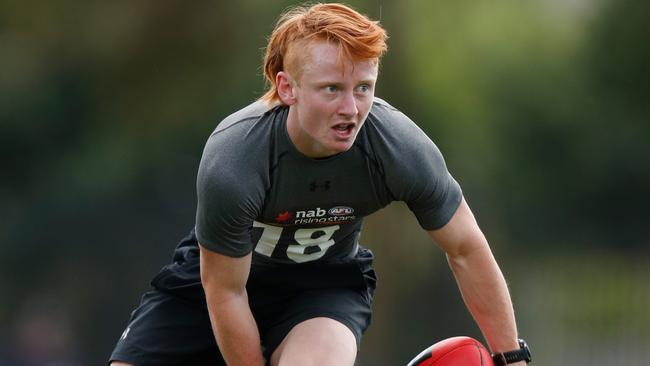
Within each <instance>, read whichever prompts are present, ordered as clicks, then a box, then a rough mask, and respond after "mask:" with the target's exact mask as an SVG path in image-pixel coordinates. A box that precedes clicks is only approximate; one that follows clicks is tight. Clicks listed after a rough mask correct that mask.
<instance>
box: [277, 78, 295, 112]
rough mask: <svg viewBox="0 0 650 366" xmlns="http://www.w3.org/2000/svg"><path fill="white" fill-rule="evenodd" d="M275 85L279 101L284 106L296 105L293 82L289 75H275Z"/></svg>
mask: <svg viewBox="0 0 650 366" xmlns="http://www.w3.org/2000/svg"><path fill="white" fill-rule="evenodd" d="M275 85H276V87H277V89H278V95H279V96H280V100H281V101H282V102H283V103H284V104H286V105H292V104H295V103H296V96H295V93H294V89H293V87H294V81H293V78H292V77H291V75H289V73H287V72H285V71H280V72H278V73H277V75H275Z"/></svg>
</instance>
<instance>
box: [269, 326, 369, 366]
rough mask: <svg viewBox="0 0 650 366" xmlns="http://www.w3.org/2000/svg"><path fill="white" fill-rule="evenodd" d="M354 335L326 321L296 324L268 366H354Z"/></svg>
mask: <svg viewBox="0 0 650 366" xmlns="http://www.w3.org/2000/svg"><path fill="white" fill-rule="evenodd" d="M356 355H357V342H356V338H355V335H354V334H353V333H352V331H351V330H350V328H349V327H347V326H346V325H345V324H343V323H341V322H339V321H337V320H334V319H331V318H325V317H319V318H312V319H309V320H306V321H304V322H302V323H299V324H297V325H296V326H295V327H293V329H291V331H290V332H289V334H287V336H286V337H285V338H284V340H283V341H282V343H281V344H280V346H279V347H278V348H277V349H276V350H275V352H273V355H272V356H271V366H277V365H280V364H281V365H283V366H294V365H296V366H297V365H323V366H327V365H332V366H346V365H350V366H351V365H353V364H354V360H355V358H356Z"/></svg>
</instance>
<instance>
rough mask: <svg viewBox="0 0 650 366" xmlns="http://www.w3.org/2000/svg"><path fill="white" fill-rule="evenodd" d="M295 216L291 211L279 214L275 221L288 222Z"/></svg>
mask: <svg viewBox="0 0 650 366" xmlns="http://www.w3.org/2000/svg"><path fill="white" fill-rule="evenodd" d="M292 217H293V215H292V214H291V212H289V211H284V212H283V213H281V214H279V215H278V216H276V217H275V221H277V222H285V221H287V220H291V218H292Z"/></svg>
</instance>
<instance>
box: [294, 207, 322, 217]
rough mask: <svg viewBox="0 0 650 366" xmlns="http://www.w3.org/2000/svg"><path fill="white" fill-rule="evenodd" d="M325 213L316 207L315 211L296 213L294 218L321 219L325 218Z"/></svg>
mask: <svg viewBox="0 0 650 366" xmlns="http://www.w3.org/2000/svg"><path fill="white" fill-rule="evenodd" d="M326 213H327V211H325V210H323V209H322V208H320V207H316V209H315V210H307V211H297V212H296V218H297V219H299V218H304V217H322V216H325V214H326Z"/></svg>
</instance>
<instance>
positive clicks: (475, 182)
mask: <svg viewBox="0 0 650 366" xmlns="http://www.w3.org/2000/svg"><path fill="white" fill-rule="evenodd" d="M293 4H295V3H294V2H292V1H280V0H273V1H257V0H255V1H254V0H241V1H236V2H235V1H230V2H221V1H178V0H159V1H153V0H149V1H135V2H134V1H123V0H116V1H96V0H89V1H78V0H59V1H51V2H46V1H41V2H31V1H17V0H9V1H4V2H2V4H0V164H1V167H2V169H1V170H0V177H1V179H0V207H1V209H0V250H1V253H2V254H1V255H0V289H1V293H0V365H7V366H32V365H34V366H35V365H39V366H51V365H56V366H72V365H75V366H77V365H101V364H103V363H105V361H106V359H107V357H108V355H109V354H110V352H111V350H112V348H113V346H114V343H115V341H116V340H117V339H118V337H119V336H120V334H121V332H122V331H123V328H124V327H125V326H126V322H127V319H128V316H129V313H130V311H131V310H132V309H133V308H134V307H135V306H136V305H137V303H138V301H139V296H140V294H141V293H142V292H143V291H146V290H147V289H148V287H149V285H148V283H149V280H150V279H151V278H152V277H153V275H154V274H155V273H156V272H157V271H158V269H159V268H160V267H161V266H163V265H164V264H166V263H168V262H169V261H170V260H171V254H172V251H173V249H174V247H175V246H176V244H177V242H178V240H179V239H180V238H181V237H183V236H184V235H185V234H186V233H187V232H188V231H189V230H190V228H191V227H192V226H193V225H194V210H195V204H196V203H195V178H196V170H197V167H198V163H199V158H200V156H201V152H202V149H203V144H204V142H205V140H206V139H207V137H208V135H209V134H210V133H211V131H212V130H213V129H214V128H215V126H216V124H217V123H218V122H219V121H220V120H221V119H222V118H224V117H225V116H227V115H228V114H230V113H231V112H233V111H235V110H236V109H238V108H240V107H242V106H244V105H246V104H247V103H249V102H251V101H253V100H254V99H256V98H257V97H258V96H260V95H261V94H262V93H263V91H264V83H263V78H262V72H261V68H260V60H261V56H262V49H263V47H264V46H265V43H266V36H267V35H268V34H269V33H270V31H271V30H272V28H273V25H274V22H275V20H276V19H277V16H278V15H279V14H280V12H281V11H282V10H283V9H285V8H286V7H288V6H290V5H293ZM348 4H350V5H352V6H354V7H356V8H357V9H358V10H360V11H362V12H363V13H365V14H367V15H369V16H370V17H372V18H374V19H380V21H381V23H382V24H383V25H384V26H385V28H386V29H387V30H388V32H389V35H390V40H389V48H390V51H389V53H388V54H387V56H386V57H385V59H384V60H383V63H382V67H381V75H380V81H379V84H378V90H377V95H378V96H380V97H382V98H384V99H386V100H388V101H389V102H390V103H391V104H393V105H394V106H396V107H397V108H399V109H401V110H402V111H404V112H405V113H406V114H407V115H409V116H410V117H411V118H412V119H413V120H415V121H416V122H417V123H418V124H419V125H420V126H421V127H422V128H423V129H424V130H425V131H426V132H427V133H428V134H429V135H430V136H431V138H432V139H433V140H434V141H435V142H436V143H437V145H438V146H439V147H440V149H441V150H442V151H443V153H444V155H445V157H446V159H447V163H448V166H449V169H450V171H451V172H452V174H453V175H454V176H455V177H456V178H457V180H458V181H459V182H460V183H461V185H462V187H463V189H464V193H465V196H466V198H467V200H468V202H469V203H470V205H471V206H472V208H473V209H474V211H475V214H476V216H477V218H478V220H479V223H480V224H481V226H482V228H483V230H484V232H485V234H486V235H487V237H488V239H489V241H490V243H491V245H492V247H493V250H494V252H495V255H496V256H497V258H498V261H499V263H500V265H501V267H502V269H503V271H504V273H505V275H506V277H507V278H508V281H509V284H510V288H511V292H512V297H513V300H514V302H515V306H516V310H517V316H518V323H519V328H520V333H521V335H522V336H523V337H525V338H526V339H527V340H528V342H529V344H530V345H531V348H532V350H533V352H534V358H535V364H536V365H607V364H611V365H648V364H650V285H649V284H648V279H649V278H650V266H649V265H648V263H649V254H650V249H649V248H650V246H649V244H650V237H649V235H648V225H649V224H650V215H649V214H648V204H650V199H649V197H650V143H648V139H649V137H650V121H649V119H650V110H649V108H650V107H649V106H650V103H649V101H650V70H649V69H650V50H649V46H648V45H649V44H650V43H649V42H648V35H649V34H650V22H648V17H647V16H648V14H650V2H647V1H633V0H530V1H518V0H504V1H498V2H488V1H466V0H459V1H424V0H402V1H382V0H367V1H361V0H359V1H349V2H348ZM362 242H363V244H364V245H366V246H368V247H370V248H371V249H373V250H374V252H375V254H376V257H377V259H376V268H377V271H378V273H379V279H380V283H379V289H378V292H377V293H376V302H375V314H374V318H373V324H372V326H371V328H370V329H369V331H368V332H367V334H366V336H365V338H364V343H363V345H362V349H361V353H360V356H359V361H358V364H359V365H377V366H383V365H386V366H394V365H404V364H405V363H406V362H407V361H408V360H410V359H411V358H412V357H413V356H415V355H416V354H417V353H418V352H419V351H420V350H422V349H423V348H425V347H427V346H429V345H430V344H433V343H435V342H437V341H438V340H441V339H443V338H447V337H450V336H454V335H469V336H473V337H476V338H478V339H481V340H482V337H481V335H480V332H479V331H478V329H477V327H476V326H475V325H474V323H473V322H472V319H471V317H470V316H469V315H468V314H467V311H466V310H465V308H464V306H463V303H462V299H461V298H460V295H459V292H458V290H457V288H456V285H455V282H454V279H453V276H452V275H451V273H450V271H449V270H448V267H447V264H446V261H445V258H444V255H443V253H442V252H441V251H440V250H439V249H437V247H436V246H435V245H434V244H432V243H431V242H430V240H429V239H428V237H427V236H426V234H425V233H424V231H422V230H421V229H419V227H418V225H417V223H416V221H415V219H414V217H413V215H412V214H411V213H410V212H409V211H408V209H406V208H405V206H404V205H402V204H393V205H391V206H389V207H388V208H387V209H385V210H383V211H382V212H380V213H378V214H375V215H374V216H372V217H370V218H368V219H367V221H366V225H365V229H364V233H363V235H362Z"/></svg>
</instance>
